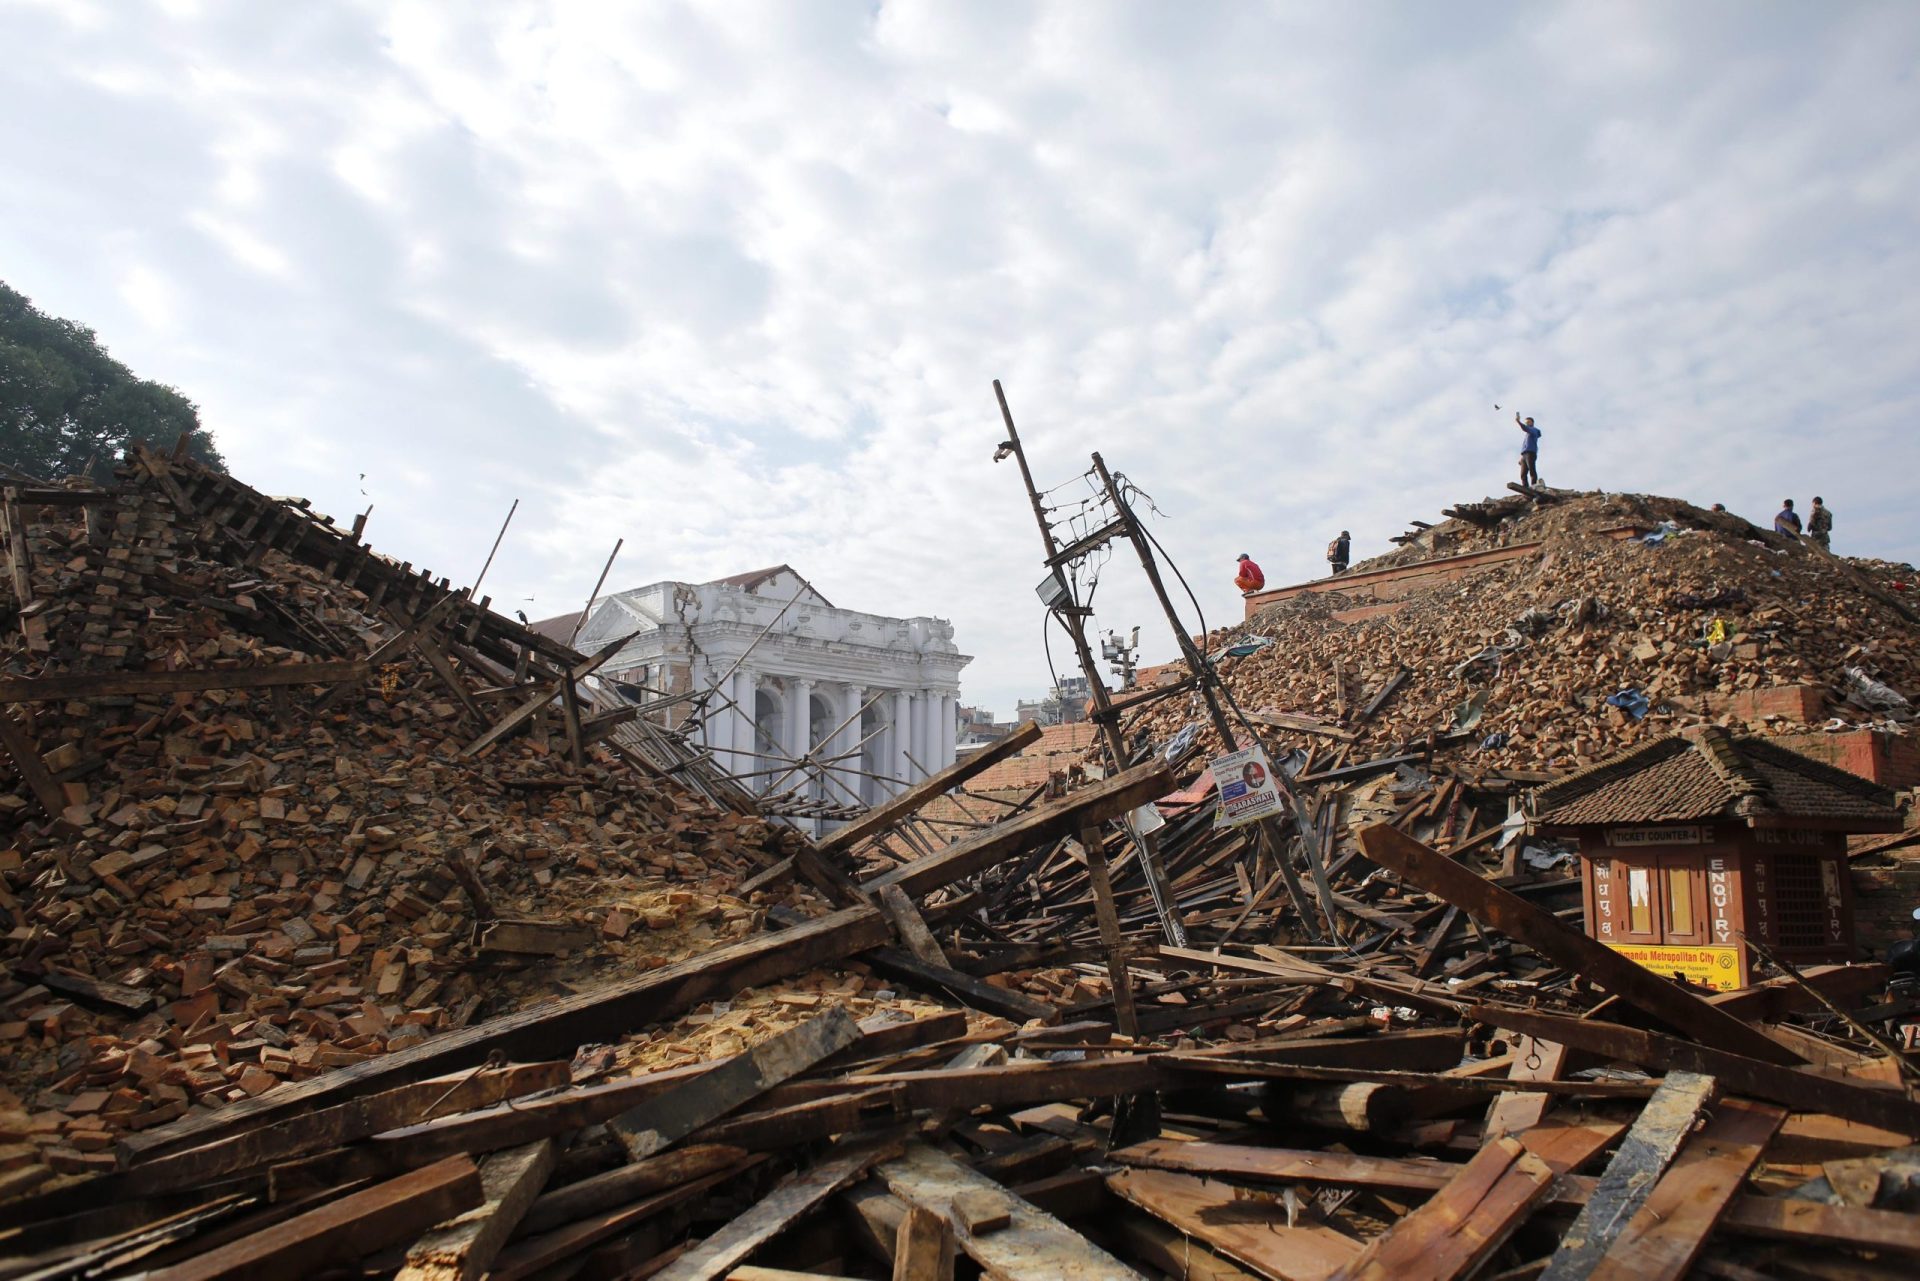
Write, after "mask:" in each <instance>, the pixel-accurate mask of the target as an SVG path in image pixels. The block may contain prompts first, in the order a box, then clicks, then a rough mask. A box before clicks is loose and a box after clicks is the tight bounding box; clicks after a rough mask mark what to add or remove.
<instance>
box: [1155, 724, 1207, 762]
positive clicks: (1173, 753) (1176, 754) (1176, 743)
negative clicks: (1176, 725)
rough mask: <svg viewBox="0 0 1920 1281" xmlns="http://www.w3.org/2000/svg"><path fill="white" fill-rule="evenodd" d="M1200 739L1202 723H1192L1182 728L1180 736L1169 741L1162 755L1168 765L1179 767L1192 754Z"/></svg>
mask: <svg viewBox="0 0 1920 1281" xmlns="http://www.w3.org/2000/svg"><path fill="white" fill-rule="evenodd" d="M1199 737H1200V722H1199V721H1190V722H1188V723H1187V724H1186V725H1183V726H1181V728H1180V732H1179V733H1178V734H1175V735H1174V736H1173V737H1172V738H1170V739H1168V740H1167V745H1166V747H1165V748H1163V749H1162V751H1161V755H1163V756H1165V757H1166V760H1167V764H1169V765H1178V764H1179V763H1180V762H1181V761H1183V760H1185V759H1186V758H1187V756H1188V755H1189V754H1190V753H1192V751H1193V745H1194V742H1195V740H1197V739H1198V738H1199Z"/></svg>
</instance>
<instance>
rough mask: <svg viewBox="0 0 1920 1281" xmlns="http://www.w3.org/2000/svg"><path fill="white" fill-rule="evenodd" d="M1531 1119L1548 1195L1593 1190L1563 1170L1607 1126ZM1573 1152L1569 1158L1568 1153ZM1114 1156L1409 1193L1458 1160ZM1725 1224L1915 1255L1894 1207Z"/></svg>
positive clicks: (1186, 1168)
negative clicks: (1547, 1171)
mask: <svg viewBox="0 0 1920 1281" xmlns="http://www.w3.org/2000/svg"><path fill="white" fill-rule="evenodd" d="M1588 1128H1589V1127H1586V1126H1564V1127H1563V1126H1554V1125H1551V1124H1549V1125H1545V1126H1540V1127H1536V1128H1535V1129H1533V1130H1530V1131H1528V1132H1527V1133H1526V1134H1524V1135H1521V1136H1520V1139H1521V1142H1522V1143H1523V1145H1525V1146H1526V1148H1527V1150H1528V1151H1530V1152H1532V1153H1533V1154H1534V1155H1536V1156H1538V1157H1540V1159H1542V1160H1543V1161H1545V1162H1546V1163H1547V1165H1548V1166H1549V1167H1551V1168H1553V1169H1555V1170H1557V1171H1561V1172H1562V1173H1563V1176H1564V1177H1562V1179H1561V1181H1560V1183H1559V1184H1558V1185H1557V1186H1556V1188H1555V1189H1554V1196H1553V1203H1554V1204H1556V1205H1564V1206H1581V1205H1585V1204H1586V1203H1587V1200H1588V1198H1589V1197H1591V1196H1592V1194H1593V1189H1594V1186H1595V1184H1596V1183H1597V1182H1598V1180H1596V1179H1592V1178H1587V1177H1584V1176H1579V1175H1572V1174H1565V1173H1564V1172H1565V1171H1566V1170H1570V1169H1572V1168H1575V1167H1576V1166H1577V1165H1578V1164H1579V1160H1584V1159H1585V1158H1586V1157H1588V1156H1591V1155H1592V1154H1593V1153H1594V1152H1596V1151H1598V1150H1599V1149H1600V1148H1601V1147H1603V1146H1605V1144H1606V1142H1608V1141H1609V1138H1610V1134H1609V1131H1610V1130H1611V1129H1612V1128H1613V1127H1611V1126H1601V1127H1592V1128H1593V1133H1591V1134H1581V1133H1575V1132H1576V1131H1581V1130H1586V1129H1588ZM1570 1156H1571V1157H1573V1158H1577V1159H1575V1160H1569V1159H1568V1158H1569V1157H1570ZM1112 1158H1113V1159H1114V1160H1116V1161H1119V1162H1121V1163H1122V1164H1125V1165H1132V1166H1139V1167H1142V1168H1146V1169H1159V1170H1170V1171H1175V1172H1179V1173H1188V1174H1197V1175H1208V1176H1212V1177H1217V1178H1225V1179H1238V1180H1243V1181H1246V1182H1253V1183H1294V1182H1298V1183H1311V1184H1316V1185H1324V1186H1327V1187H1346V1188H1368V1189H1375V1190H1383V1191H1401V1192H1415V1193H1431V1192H1437V1191H1439V1190H1440V1188H1442V1187H1443V1186H1445V1184H1446V1181H1447V1179H1448V1178H1450V1177H1451V1175H1452V1172H1453V1170H1455V1169H1456V1168H1457V1167H1456V1166H1454V1165H1452V1164H1450V1163H1448V1162H1445V1161H1435V1160H1428V1159H1413V1160H1409V1159H1403V1158H1394V1157H1370V1156H1358V1155H1355V1154H1352V1153H1347V1152H1333V1151H1321V1150H1317V1149H1304V1150H1303V1149H1290V1148H1255V1147H1240V1146H1236V1145H1233V1144H1224V1143H1196V1142H1183V1141H1180V1140H1173V1139H1153V1140H1149V1141H1148V1142H1145V1143H1137V1144H1135V1145H1133V1146H1132V1147H1128V1148H1121V1149H1119V1150H1117V1151H1115V1152H1114V1153H1113V1154H1112ZM1720 1227H1721V1229H1722V1230H1723V1231H1728V1232H1735V1233H1738V1234H1740V1235H1742V1236H1753V1237H1761V1238H1766V1239H1770V1240H1779V1241H1797V1242H1801V1243H1805V1244H1829V1245H1846V1244H1858V1245H1859V1246H1860V1248H1862V1249H1873V1250H1889V1251H1893V1252H1896V1253H1900V1254H1908V1255H1914V1256H1917V1257H1920V1215H1910V1214H1905V1213H1902V1212H1899V1211H1893V1210H1856V1209H1854V1208H1852V1207H1845V1206H1830V1205H1823V1204H1820V1203H1818V1202H1814V1201H1789V1200H1785V1199H1783V1198H1779V1197H1766V1196H1758V1195H1754V1194H1751V1193H1743V1194H1740V1195H1738V1196H1736V1197H1735V1198H1734V1200H1733V1202H1732V1205H1731V1207H1730V1208H1729V1209H1728V1210H1727V1212H1726V1214H1725V1215H1724V1216H1723V1217H1722V1218H1721V1220H1720Z"/></svg>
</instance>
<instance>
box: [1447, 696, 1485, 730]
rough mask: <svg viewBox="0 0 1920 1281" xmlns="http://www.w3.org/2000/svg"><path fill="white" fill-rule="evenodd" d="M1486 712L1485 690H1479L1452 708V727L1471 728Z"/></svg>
mask: <svg viewBox="0 0 1920 1281" xmlns="http://www.w3.org/2000/svg"><path fill="white" fill-rule="evenodd" d="M1486 714H1487V691H1486V690H1484V689H1483V690H1480V691H1478V692H1477V693H1475V694H1474V696H1473V697H1472V698H1469V699H1468V700H1467V701H1466V702H1464V703H1462V704H1460V706H1458V707H1456V708H1454V709H1453V727H1454V728H1455V729H1472V728H1473V727H1474V726H1475V725H1478V724H1479V723H1480V718H1481V717H1483V716H1485V715H1486Z"/></svg>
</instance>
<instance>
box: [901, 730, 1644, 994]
mask: <svg viewBox="0 0 1920 1281" xmlns="http://www.w3.org/2000/svg"><path fill="white" fill-rule="evenodd" d="M1173 785H1174V779H1173V774H1172V773H1171V772H1170V771H1169V770H1168V768H1167V766H1166V763H1165V762H1163V761H1160V760H1153V761H1149V762H1148V763H1147V764H1144V765H1136V766H1134V767H1133V768H1132V769H1130V770H1127V771H1125V772H1124V773H1120V774H1116V775H1114V776H1113V777H1111V778H1105V779H1102V780H1100V781H1099V782H1097V783H1095V784H1093V785H1092V786H1090V787H1083V788H1081V789H1080V790H1079V791H1076V792H1070V793H1068V794H1067V795H1066V796H1063V797H1061V798H1060V799H1059V800H1056V801H1049V802H1047V803H1046V804H1045V805H1038V806H1035V807H1034V808H1033V809H1031V810H1029V811H1027V812H1026V813H1024V814H1021V815H1019V816H1017V817H1015V818H1012V819H1009V820H1007V821H1006V822H1003V823H997V824H995V825H994V826H992V827H989V828H985V829H983V830H981V831H979V832H975V833H973V834H972V835H970V836H967V837H963V838H962V839H960V840H958V841H955V842H954V843H953V844H951V845H949V846H947V847H946V848H945V849H943V850H939V851H936V852H935V853H933V854H930V855H928V856H927V857H925V858H921V859H916V860H914V861H913V862H911V863H907V864H905V865H904V866H901V867H896V868H894V869H893V870H892V871H890V872H884V873H882V874H881V875H879V876H876V877H874V878H873V879H871V880H869V881H867V882H865V886H866V888H867V889H869V890H877V889H879V888H880V887H881V886H883V885H898V886H899V887H900V888H901V889H903V890H905V891H906V892H907V893H908V894H909V895H911V896H913V897H916V898H917V897H920V896H922V895H925V894H926V893H928V892H929V891H931V890H936V889H939V888H940V887H941V886H943V885H950V884H952V883H953V882H955V881H957V880H960V879H962V878H964V877H968V876H972V875H974V874H975V873H977V872H983V871H985V870H986V869H987V868H989V867H992V866H994V865H995V864H997V863H1001V862H1004V861H1005V860H1007V859H1009V858H1013V857H1015V856H1016V855H1019V854H1024V853H1026V852H1027V851H1029V850H1032V849H1035V848H1037V847H1039V846H1041V845H1044V844H1046V843H1047V842H1049V841H1056V840H1058V839H1060V838H1061V837H1062V836H1067V835H1070V834H1072V833H1073V832H1076V831H1078V830H1079V829H1080V828H1082V827H1085V826H1086V825H1087V824H1088V823H1104V822H1106V821H1108V820H1109V819H1115V818H1118V817H1120V816H1121V815H1122V814H1126V813H1129V812H1131V811H1133V810H1135V809H1138V808H1139V807H1140V806H1142V805H1144V804H1146V803H1147V802H1148V801H1151V800H1153V799H1154V798H1156V797H1160V796H1165V795H1166V794H1167V793H1168V792H1170V791H1172V790H1173ZM1629 964H1631V962H1629Z"/></svg>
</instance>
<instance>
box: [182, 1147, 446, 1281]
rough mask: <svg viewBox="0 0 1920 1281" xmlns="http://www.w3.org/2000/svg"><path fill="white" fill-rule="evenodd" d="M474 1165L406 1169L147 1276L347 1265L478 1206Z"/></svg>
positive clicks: (298, 1272)
mask: <svg viewBox="0 0 1920 1281" xmlns="http://www.w3.org/2000/svg"><path fill="white" fill-rule="evenodd" d="M480 1197H481V1192H480V1171H479V1170H477V1169H475V1168H474V1164H473V1161H472V1160H471V1159H469V1158H467V1157H464V1156H453V1157H448V1158H447V1159H446V1160H444V1161H440V1162H437V1163H436V1164H433V1165H429V1166H427V1167H425V1168H424V1169H419V1170H414V1171H411V1172H409V1173H407V1174H403V1175H401V1176H400V1177H399V1178H396V1179H389V1180H387V1181H386V1182H385V1183H380V1184H376V1185H375V1186H373V1187H371V1188H368V1189H366V1190H365V1191H362V1192H355V1193H353V1194H352V1195H350V1196H344V1197H341V1198H340V1199H339V1200H337V1201H329V1202H327V1203H326V1204H324V1205H322V1206H320V1207H319V1208H318V1209H315V1210H310V1211H308V1212H307V1213H305V1214H302V1215H300V1216H299V1217H297V1218H293V1219H289V1220H287V1221H286V1222H284V1223H280V1224H276V1225H275V1226H273V1227H270V1228H268V1229H266V1230H265V1231H263V1232H257V1233H255V1234H253V1235H252V1236H246V1237H242V1238H240V1239H239V1240H238V1241H232V1242H229V1243H228V1244H226V1245H223V1246H220V1247H218V1248H217V1249H213V1250H209V1251H207V1252H206V1253H204V1254H200V1255H196V1256H195V1257H194V1258H191V1259H188V1260H187V1261H186V1262H184V1263H178V1264H175V1265H174V1266H172V1267H170V1268H163V1269H161V1270H160V1271H158V1272H155V1273H152V1274H150V1278H151V1281H228V1279H232V1281H240V1279H242V1278H246V1279H252V1278H260V1279H262V1281H264V1279H265V1278H269V1277H273V1278H277V1277H305V1276H312V1275H313V1274H314V1273H316V1272H323V1271H326V1270H327V1269H329V1268H332V1267H337V1266H341V1265H345V1264H350V1263H353V1262H354V1261H355V1260H357V1259H359V1258H360V1257H361V1256H362V1255H367V1254H373V1253H376V1252H378V1251H379V1250H382V1249H384V1248H385V1247H387V1246H390V1245H395V1244H398V1243H399V1242H401V1241H405V1240H406V1239H407V1238H409V1237H412V1236H415V1235H417V1234H418V1233H420V1232H422V1231H424V1230H425V1229H427V1228H430V1227H432V1226H433V1225H434V1224H436V1223H439V1222H440V1221H442V1220H443V1219H450V1218H452V1217H453V1216H454V1215H456V1214H459V1213H460V1212H462V1211H463V1210H470V1209H472V1208H473V1207H474V1206H476V1205H479V1204H480Z"/></svg>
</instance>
